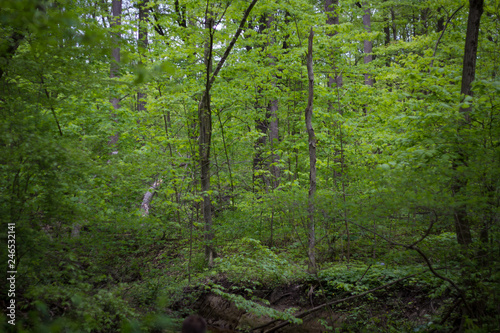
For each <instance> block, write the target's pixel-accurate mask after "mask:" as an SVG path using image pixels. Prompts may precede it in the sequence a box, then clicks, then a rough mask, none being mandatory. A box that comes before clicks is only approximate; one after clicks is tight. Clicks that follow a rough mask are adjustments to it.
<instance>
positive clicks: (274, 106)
mask: <svg viewBox="0 0 500 333" xmlns="http://www.w3.org/2000/svg"><path fill="white" fill-rule="evenodd" d="M273 21H274V17H273V15H269V16H268V17H267V20H266V26H267V30H268V31H270V29H269V28H270V27H271V25H272V23H273ZM275 42H276V41H275V39H274V38H271V39H270V42H269V44H268V46H269V45H271V44H274V43H275ZM268 58H269V59H270V61H269V66H271V67H275V66H276V63H275V58H274V57H273V56H272V55H271V54H269V55H268ZM277 79H278V78H277V77H276V76H275V75H273V80H274V82H273V83H272V84H273V86H276V81H277ZM268 110H269V116H270V118H271V121H270V122H269V144H270V148H271V166H270V171H271V175H272V186H273V189H275V188H277V187H278V186H279V183H280V169H279V167H278V163H279V156H278V155H277V154H275V153H274V151H275V148H276V146H277V145H278V143H279V127H278V124H279V120H278V100H277V99H273V100H271V101H270V102H269V104H268Z"/></svg>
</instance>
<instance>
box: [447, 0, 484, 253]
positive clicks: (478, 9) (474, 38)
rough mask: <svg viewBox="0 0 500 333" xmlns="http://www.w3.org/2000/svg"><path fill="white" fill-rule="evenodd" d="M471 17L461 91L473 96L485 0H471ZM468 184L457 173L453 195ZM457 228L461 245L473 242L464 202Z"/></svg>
mask: <svg viewBox="0 0 500 333" xmlns="http://www.w3.org/2000/svg"><path fill="white" fill-rule="evenodd" d="M469 4H470V8H469V18H468V21H467V35H466V37H465V47H464V61H463V72H462V86H461V89H460V93H461V94H463V95H466V96H472V82H473V81H474V79H475V76H476V58H477V46H478V39H479V25H480V21H481V15H482V14H483V5H484V0H469ZM470 111H471V107H467V108H461V109H460V112H461V113H462V114H463V119H462V121H461V122H460V124H459V128H458V131H459V132H460V130H461V129H462V127H465V126H468V124H469V123H470V121H471V119H470ZM458 149H459V153H458V155H459V157H458V158H457V159H456V160H455V161H453V169H454V170H455V172H457V169H458V166H459V165H463V164H466V160H467V156H464V154H463V153H462V150H461V149H460V148H458ZM466 185H467V180H466V179H465V176H463V175H459V174H457V175H455V179H454V181H453V185H452V192H453V195H454V196H456V195H457V194H459V193H460V192H461V191H462V190H463V189H464V188H465V187H466ZM453 215H454V218H455V229H456V233H457V241H458V243H459V244H461V245H468V244H470V243H472V236H471V231H470V223H469V218H468V216H467V207H466V205H465V204H464V203H460V204H459V205H458V206H457V207H455V209H454V214H453Z"/></svg>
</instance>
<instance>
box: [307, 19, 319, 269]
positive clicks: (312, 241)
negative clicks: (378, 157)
mask: <svg viewBox="0 0 500 333" xmlns="http://www.w3.org/2000/svg"><path fill="white" fill-rule="evenodd" d="M313 38H314V31H313V29H312V27H311V31H310V32H309V38H308V47H307V60H306V64H307V80H308V82H309V95H308V99H307V107H306V110H305V120H306V129H307V134H308V137H309V145H308V146H309V197H308V219H309V223H308V229H309V237H308V251H307V254H308V257H309V265H308V266H309V272H311V273H314V272H316V254H315V246H316V232H315V225H314V196H315V194H316V135H315V134H314V129H313V127H312V115H313V101H314V71H313V61H312V52H313Z"/></svg>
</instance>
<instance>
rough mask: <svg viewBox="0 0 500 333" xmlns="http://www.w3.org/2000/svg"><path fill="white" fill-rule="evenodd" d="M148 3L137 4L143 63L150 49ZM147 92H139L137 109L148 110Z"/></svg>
mask: <svg viewBox="0 0 500 333" xmlns="http://www.w3.org/2000/svg"><path fill="white" fill-rule="evenodd" d="M148 3H149V0H140V1H139V2H138V3H137V5H138V7H139V21H138V23H137V30H138V33H137V48H138V50H139V57H140V58H139V64H141V65H142V64H143V57H144V55H145V54H146V53H147V49H148V26H147V21H148V8H147V6H148ZM145 98H146V94H145V93H144V92H142V91H140V90H139V91H138V92H137V111H145V110H146V101H145V100H144V99H145Z"/></svg>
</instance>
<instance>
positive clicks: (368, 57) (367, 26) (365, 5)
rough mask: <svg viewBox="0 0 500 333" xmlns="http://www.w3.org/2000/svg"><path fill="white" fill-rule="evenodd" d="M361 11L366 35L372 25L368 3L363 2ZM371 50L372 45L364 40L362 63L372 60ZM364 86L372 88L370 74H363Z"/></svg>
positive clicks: (367, 40) (369, 41)
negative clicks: (362, 10) (362, 11)
mask: <svg viewBox="0 0 500 333" xmlns="http://www.w3.org/2000/svg"><path fill="white" fill-rule="evenodd" d="M363 9H364V12H365V14H364V15H363V25H364V26H365V30H366V32H367V33H370V32H371V31H372V24H371V14H370V8H369V7H368V3H367V2H364V3H363ZM372 49H373V43H372V41H371V40H369V39H365V40H364V42H363V52H364V53H365V56H364V63H365V65H366V64H369V63H370V62H371V61H372V59H373V56H372V54H371V53H372ZM365 84H366V85H367V86H371V87H372V86H373V78H372V76H371V75H370V74H368V73H365Z"/></svg>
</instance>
